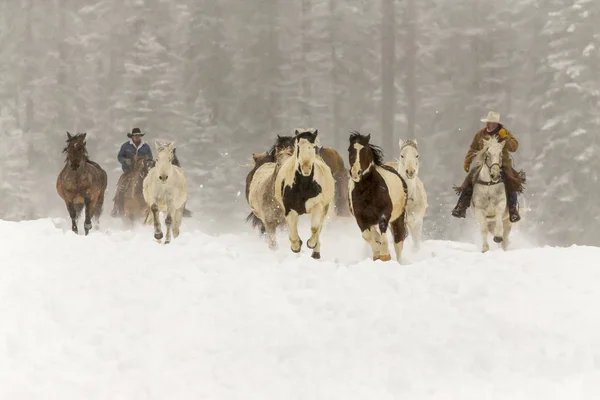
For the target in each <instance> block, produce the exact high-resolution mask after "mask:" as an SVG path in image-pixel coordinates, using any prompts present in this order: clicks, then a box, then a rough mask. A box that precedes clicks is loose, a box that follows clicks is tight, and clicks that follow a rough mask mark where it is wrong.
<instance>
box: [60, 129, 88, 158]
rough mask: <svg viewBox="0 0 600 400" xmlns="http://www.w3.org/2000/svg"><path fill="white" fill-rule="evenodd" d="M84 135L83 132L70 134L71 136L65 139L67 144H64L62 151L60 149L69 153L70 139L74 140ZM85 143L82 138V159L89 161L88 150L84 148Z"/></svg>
mask: <svg viewBox="0 0 600 400" xmlns="http://www.w3.org/2000/svg"><path fill="white" fill-rule="evenodd" d="M84 135H85V133H77V134H75V135H73V136H71V138H70V139H67V140H66V142H67V145H66V146H65V147H64V148H63V151H62V152H63V153H64V154H68V153H69V144H70V143H71V142H72V141H74V140H76V139H79V138H81V137H83V136H84ZM86 144H87V142H86V141H85V140H84V141H83V158H84V160H85V161H86V162H87V161H90V158H89V156H88V151H87V148H86ZM65 162H66V160H65Z"/></svg>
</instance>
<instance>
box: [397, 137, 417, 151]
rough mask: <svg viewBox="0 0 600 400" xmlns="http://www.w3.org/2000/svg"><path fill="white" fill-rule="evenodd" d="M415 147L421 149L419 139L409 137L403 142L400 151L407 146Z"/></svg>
mask: <svg viewBox="0 0 600 400" xmlns="http://www.w3.org/2000/svg"><path fill="white" fill-rule="evenodd" d="M409 146H410V147H413V148H414V149H415V150H419V147H418V146H417V141H416V140H415V139H407V140H406V141H404V142H403V143H402V147H400V151H402V150H403V149H404V148H405V147H409Z"/></svg>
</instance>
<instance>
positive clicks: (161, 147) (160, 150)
mask: <svg viewBox="0 0 600 400" xmlns="http://www.w3.org/2000/svg"><path fill="white" fill-rule="evenodd" d="M154 147H155V149H156V167H157V168H159V170H158V172H159V173H158V179H160V181H161V182H162V183H166V182H167V179H169V174H170V172H171V171H172V169H173V164H171V161H172V160H173V148H174V145H173V142H164V143H161V142H158V141H155V142H154Z"/></svg>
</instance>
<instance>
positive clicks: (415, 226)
mask: <svg viewBox="0 0 600 400" xmlns="http://www.w3.org/2000/svg"><path fill="white" fill-rule="evenodd" d="M422 230H423V217H422V216H417V217H416V218H414V220H413V223H412V224H411V225H410V235H411V236H412V239H413V249H414V250H415V251H416V252H417V251H419V250H420V249H421V232H422Z"/></svg>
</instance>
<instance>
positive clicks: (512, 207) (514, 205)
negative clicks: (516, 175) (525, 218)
mask: <svg viewBox="0 0 600 400" xmlns="http://www.w3.org/2000/svg"><path fill="white" fill-rule="evenodd" d="M507 200H508V214H509V217H508V218H509V219H510V222H512V223H515V222H518V221H520V220H521V216H520V215H519V202H518V198H517V192H511V193H508V199H507Z"/></svg>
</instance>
